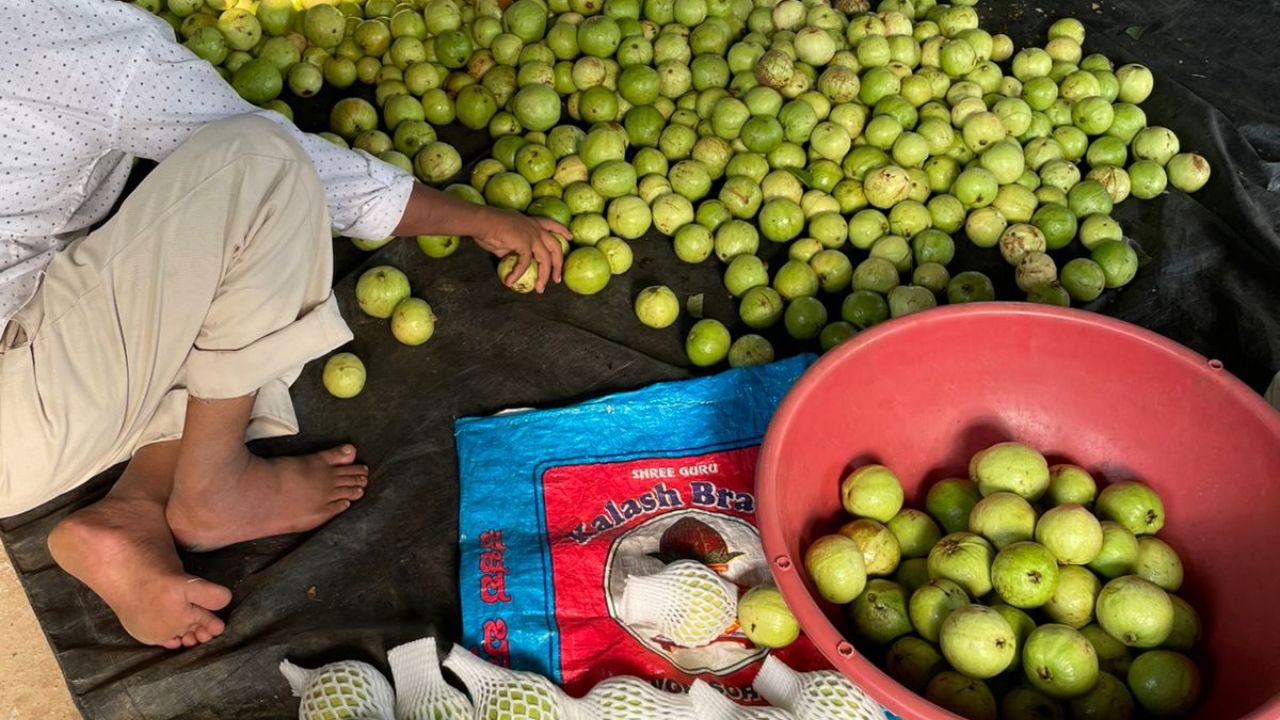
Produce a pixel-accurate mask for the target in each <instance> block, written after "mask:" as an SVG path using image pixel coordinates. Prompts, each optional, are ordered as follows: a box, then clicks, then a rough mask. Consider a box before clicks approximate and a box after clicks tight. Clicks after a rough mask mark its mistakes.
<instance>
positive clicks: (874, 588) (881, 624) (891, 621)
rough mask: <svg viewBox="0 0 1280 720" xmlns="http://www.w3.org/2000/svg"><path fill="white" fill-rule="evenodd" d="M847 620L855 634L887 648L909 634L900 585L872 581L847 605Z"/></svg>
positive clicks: (909, 625)
mask: <svg viewBox="0 0 1280 720" xmlns="http://www.w3.org/2000/svg"><path fill="white" fill-rule="evenodd" d="M849 617H850V619H851V620H852V621H853V626H854V629H855V630H856V631H857V632H858V634H859V635H860V636H862V637H865V638H866V639H868V640H870V641H871V642H874V643H876V644H877V645H888V644H889V643H891V642H893V641H894V640H895V639H897V638H899V637H901V636H903V635H906V634H907V633H909V632H911V621H910V620H909V619H908V615H907V597H906V592H905V591H904V590H903V589H902V586H900V585H898V584H897V583H895V582H892V581H889V580H884V579H882V578H874V579H872V580H869V581H868V582H867V587H866V589H865V590H863V591H862V594H861V595H859V596H858V597H857V598H855V599H854V601H853V604H852V605H850V606H849Z"/></svg>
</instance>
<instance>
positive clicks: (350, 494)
mask: <svg viewBox="0 0 1280 720" xmlns="http://www.w3.org/2000/svg"><path fill="white" fill-rule="evenodd" d="M362 497H364V488H362V487H355V486H349V487H338V488H334V489H333V497H332V498H331V499H332V500H359V499H360V498H362Z"/></svg>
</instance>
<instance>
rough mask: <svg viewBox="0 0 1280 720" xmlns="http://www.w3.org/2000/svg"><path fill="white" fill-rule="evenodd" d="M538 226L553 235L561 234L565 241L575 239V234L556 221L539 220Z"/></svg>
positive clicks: (549, 219)
mask: <svg viewBox="0 0 1280 720" xmlns="http://www.w3.org/2000/svg"><path fill="white" fill-rule="evenodd" d="M538 225H540V226H541V227H542V229H543V230H550V231H551V232H553V233H560V235H562V236H563V237H564V239H565V240H568V239H569V238H571V237H573V233H571V232H569V228H567V227H565V226H563V225H561V224H560V223H558V222H556V221H555V220H552V219H551V218H538Z"/></svg>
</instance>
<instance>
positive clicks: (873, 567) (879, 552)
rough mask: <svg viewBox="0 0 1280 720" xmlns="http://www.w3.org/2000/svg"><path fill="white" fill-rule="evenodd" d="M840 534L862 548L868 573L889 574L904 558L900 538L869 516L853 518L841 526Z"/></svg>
mask: <svg viewBox="0 0 1280 720" xmlns="http://www.w3.org/2000/svg"><path fill="white" fill-rule="evenodd" d="M840 534H841V535H844V536H845V537H848V538H849V539H851V540H853V541H854V542H856V543H857V544H858V547H860V548H862V560H863V564H864V566H865V567H866V571H867V574H868V575H889V574H891V573H893V571H894V570H896V569H897V567H898V562H899V561H900V560H901V559H902V549H901V548H899V547H898V538H896V537H894V534H893V532H891V531H890V530H889V528H887V527H885V526H884V525H883V524H881V523H879V522H877V521H875V520H871V519H868V518H860V519H858V520H851V521H849V522H847V523H845V524H844V526H843V527H841V528H840Z"/></svg>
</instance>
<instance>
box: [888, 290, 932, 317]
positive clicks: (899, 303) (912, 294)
mask: <svg viewBox="0 0 1280 720" xmlns="http://www.w3.org/2000/svg"><path fill="white" fill-rule="evenodd" d="M937 305H938V300H937V298H935V297H934V295H933V292H932V291H931V290H929V289H928V288H925V287H920V286H918V285H899V286H898V287H895V288H894V289H892V290H890V291H889V315H891V316H892V317H895V318H898V317H904V316H906V315H911V314H912V313H917V312H921V311H923V310H928V309H930V308H933V307H937Z"/></svg>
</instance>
